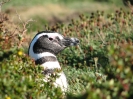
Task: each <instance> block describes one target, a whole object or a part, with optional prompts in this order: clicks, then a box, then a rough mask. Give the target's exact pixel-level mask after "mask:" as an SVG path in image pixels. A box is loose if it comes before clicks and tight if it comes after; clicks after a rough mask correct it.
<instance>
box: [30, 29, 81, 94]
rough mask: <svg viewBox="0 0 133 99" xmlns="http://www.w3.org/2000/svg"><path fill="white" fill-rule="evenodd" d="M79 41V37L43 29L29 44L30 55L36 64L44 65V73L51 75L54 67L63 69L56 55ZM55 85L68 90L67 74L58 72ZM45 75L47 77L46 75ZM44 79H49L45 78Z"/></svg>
mask: <svg viewBox="0 0 133 99" xmlns="http://www.w3.org/2000/svg"><path fill="white" fill-rule="evenodd" d="M78 43H79V40H78V39H77V38H69V37H64V36H63V35H61V34H59V33H56V32H49V31H42V32H39V33H38V34H36V35H35V37H34V38H33V40H32V41H31V43H30V46H29V56H30V57H31V58H33V59H34V60H35V63H36V64H39V65H41V66H43V68H44V74H45V75H46V76H47V77H49V76H50V75H49V74H50V73H53V72H54V71H53V70H54V69H61V66H60V64H59V62H58V60H57V57H56V55H57V54H58V53H59V52H61V51H62V50H63V49H65V48H66V47H69V46H74V45H77V44H78ZM58 75H59V77H58V78H56V80H55V82H54V85H55V86H56V87H60V88H61V89H62V91H66V90H67V87H68V84H67V79H66V76H65V74H64V73H63V71H62V72H60V73H58ZM46 76H45V77H46ZM44 81H47V80H46V79H44Z"/></svg>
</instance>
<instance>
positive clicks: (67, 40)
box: [62, 37, 79, 47]
mask: <svg viewBox="0 0 133 99" xmlns="http://www.w3.org/2000/svg"><path fill="white" fill-rule="evenodd" d="M62 44H63V45H64V46H65V47H69V46H76V45H78V44H79V39H77V38H69V37H66V38H64V39H63V40H62Z"/></svg>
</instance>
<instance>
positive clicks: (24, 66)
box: [0, 7, 133, 99]
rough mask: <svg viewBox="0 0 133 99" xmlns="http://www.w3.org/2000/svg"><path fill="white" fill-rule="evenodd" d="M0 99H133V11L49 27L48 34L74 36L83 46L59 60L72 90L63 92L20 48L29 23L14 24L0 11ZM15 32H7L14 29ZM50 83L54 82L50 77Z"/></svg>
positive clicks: (85, 17)
mask: <svg viewBox="0 0 133 99" xmlns="http://www.w3.org/2000/svg"><path fill="white" fill-rule="evenodd" d="M0 14H1V16H0V71H1V72H0V78H1V79H0V88H1V90H0V93H1V95H0V98H6V99H9V98H11V99H14V98H19V99H20V98H22V99H29V98H30V99H31V98H33V99H34V98H38V99H41V98H42V99H60V98H68V99H131V98H132V96H133V92H132V90H133V86H132V84H133V77H132V75H133V74H132V73H133V56H132V53H133V29H132V28H133V10H132V7H131V9H130V10H129V11H124V10H123V9H120V10H116V11H115V12H114V13H111V14H108V15H105V14H104V11H97V12H93V13H91V15H84V14H82V15H80V16H79V19H77V20H76V19H73V20H72V21H71V23H70V24H68V25H64V24H57V25H55V26H52V27H51V26H50V27H49V26H48V25H46V27H45V30H52V31H56V32H60V33H62V34H63V35H64V36H76V37H78V38H79V39H80V45H79V46H77V47H71V48H68V49H66V50H64V51H63V52H62V53H61V54H60V55H58V59H59V61H60V63H61V66H64V68H63V69H64V72H65V74H66V76H67V79H68V83H69V89H68V92H67V93H66V95H65V94H62V92H61V91H60V89H59V88H54V87H53V85H52V83H46V82H43V81H42V80H41V79H42V78H43V75H42V74H41V71H42V68H41V67H40V66H35V64H34V61H32V60H31V59H30V58H29V57H28V56H27V54H26V53H24V51H23V48H22V45H23V42H24V41H25V40H26V39H25V38H26V31H27V26H28V23H29V22H30V21H27V22H22V20H21V18H20V16H19V15H18V17H19V19H20V21H21V25H22V26H19V25H15V24H14V23H13V22H11V21H10V18H9V17H8V16H7V15H5V14H3V13H0ZM11 26H12V28H9V27H11ZM51 79H52V78H51Z"/></svg>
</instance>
